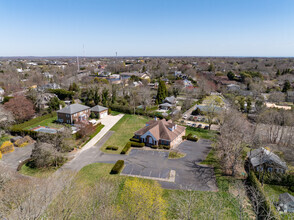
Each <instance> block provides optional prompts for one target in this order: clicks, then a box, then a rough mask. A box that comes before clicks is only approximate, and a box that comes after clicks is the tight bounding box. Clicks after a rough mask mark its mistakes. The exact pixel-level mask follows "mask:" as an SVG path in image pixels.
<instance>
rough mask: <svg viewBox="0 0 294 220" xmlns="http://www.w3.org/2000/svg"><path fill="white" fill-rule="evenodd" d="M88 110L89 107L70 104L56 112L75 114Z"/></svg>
mask: <svg viewBox="0 0 294 220" xmlns="http://www.w3.org/2000/svg"><path fill="white" fill-rule="evenodd" d="M87 109H90V107H88V106H85V105H81V104H71V105H68V106H66V107H65V108H63V109H60V110H58V111H57V112H58V113H65V114H75V113H78V112H81V111H84V110H87Z"/></svg>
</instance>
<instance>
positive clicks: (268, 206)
mask: <svg viewBox="0 0 294 220" xmlns="http://www.w3.org/2000/svg"><path fill="white" fill-rule="evenodd" d="M248 180H249V182H250V184H251V185H252V186H253V187H254V188H255V189H256V190H258V191H259V193H260V196H261V197H262V198H261V201H264V202H263V204H262V206H263V210H261V211H265V212H267V213H264V214H261V215H264V216H267V214H270V216H271V219H275V220H280V219H281V217H280V215H279V213H278V212H277V210H276V207H275V206H274V204H273V203H272V202H271V201H269V199H268V198H267V196H266V193H265V192H264V190H263V187H262V186H261V183H260V182H259V181H258V179H257V178H256V176H255V173H254V172H253V171H250V174H249V176H248ZM260 217H262V216H260Z"/></svg>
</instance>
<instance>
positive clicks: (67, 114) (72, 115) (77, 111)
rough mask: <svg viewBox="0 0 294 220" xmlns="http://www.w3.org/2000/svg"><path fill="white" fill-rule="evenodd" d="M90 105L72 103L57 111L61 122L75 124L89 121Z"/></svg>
mask: <svg viewBox="0 0 294 220" xmlns="http://www.w3.org/2000/svg"><path fill="white" fill-rule="evenodd" d="M90 113H91V110H90V107H88V106H85V105H81V104H71V105H68V106H66V107H65V108H63V109H60V110H58V111H57V118H58V121H59V122H61V123H67V124H75V123H77V122H87V121H88V118H89V116H90Z"/></svg>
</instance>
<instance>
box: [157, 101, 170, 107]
mask: <svg viewBox="0 0 294 220" xmlns="http://www.w3.org/2000/svg"><path fill="white" fill-rule="evenodd" d="M159 106H163V107H172V106H173V105H171V104H169V103H167V102H166V103H162V104H160V105H159Z"/></svg>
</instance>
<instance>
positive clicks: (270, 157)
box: [247, 147, 287, 169]
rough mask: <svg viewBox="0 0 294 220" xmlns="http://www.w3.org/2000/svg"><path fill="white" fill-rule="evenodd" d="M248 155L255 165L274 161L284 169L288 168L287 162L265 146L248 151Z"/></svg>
mask: <svg viewBox="0 0 294 220" xmlns="http://www.w3.org/2000/svg"><path fill="white" fill-rule="evenodd" d="M247 156H248V157H249V159H250V162H251V164H252V166H253V167H256V166H259V165H261V164H264V163H267V162H274V163H276V164H278V165H280V166H281V167H283V168H284V169H287V164H286V162H283V161H282V160H281V159H280V157H279V156H277V155H276V154H274V153H273V152H270V151H269V150H267V149H265V148H263V147H261V148H258V149H255V150H253V151H251V152H248V154H247Z"/></svg>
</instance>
